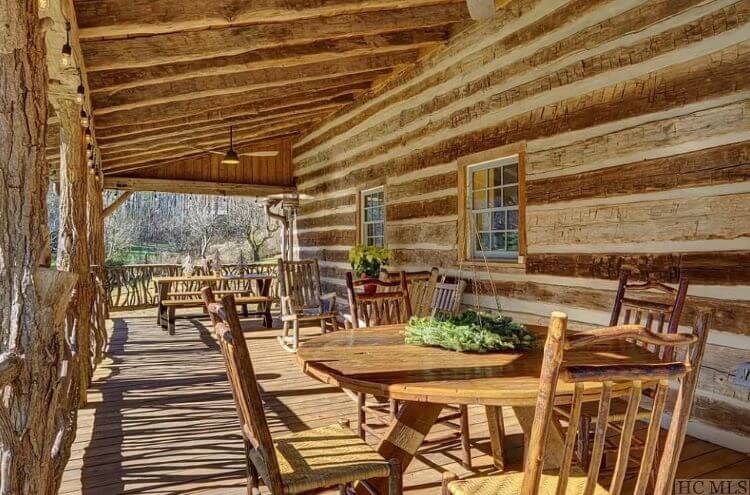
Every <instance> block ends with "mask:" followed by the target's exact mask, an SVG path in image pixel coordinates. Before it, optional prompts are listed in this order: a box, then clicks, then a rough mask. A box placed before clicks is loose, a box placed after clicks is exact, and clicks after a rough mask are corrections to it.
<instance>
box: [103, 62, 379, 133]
mask: <svg viewBox="0 0 750 495" xmlns="http://www.w3.org/2000/svg"><path fill="white" fill-rule="evenodd" d="M389 73H390V70H389V69H378V70H373V71H367V72H363V73H361V74H351V75H347V76H341V77H333V78H323V79H316V80H312V81H303V82H295V83H292V84H289V85H286V86H277V87H274V88H263V89H258V90H252V91H246V92H243V93H237V94H232V95H225V96H219V97H214V98H202V99H200V100H190V101H181V102H176V103H169V104H163V105H153V106H148V107H143V108H137V109H133V110H126V111H120V112H114V113H109V114H103V115H98V114H97V113H96V111H95V112H94V117H95V122H96V126H97V127H98V126H100V125H101V126H103V127H113V126H122V125H129V124H133V123H141V124H145V123H152V122H163V121H167V120H170V119H174V118H177V117H186V116H191V115H198V114H202V113H204V112H209V111H215V110H217V109H221V108H226V107H231V106H236V105H240V104H256V105H262V102H263V101H264V100H268V99H276V98H283V97H286V96H289V97H294V96H295V95H299V94H300V93H308V94H310V93H313V92H315V91H318V90H326V89H329V88H334V87H341V86H344V85H351V84H357V83H362V82H372V81H374V80H376V79H377V78H379V77H382V76H385V75H387V74H389Z"/></svg>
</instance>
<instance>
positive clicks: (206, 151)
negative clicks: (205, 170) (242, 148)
mask: <svg viewBox="0 0 750 495" xmlns="http://www.w3.org/2000/svg"><path fill="white" fill-rule="evenodd" d="M188 148H192V149H194V150H198V151H202V152H204V153H211V154H214V155H219V156H224V155H225V154H226V152H224V151H214V150H206V149H203V148H198V147H196V146H190V145H188Z"/></svg>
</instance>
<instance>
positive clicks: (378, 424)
mask: <svg viewBox="0 0 750 495" xmlns="http://www.w3.org/2000/svg"><path fill="white" fill-rule="evenodd" d="M396 277H397V280H383V278H386V279H388V278H396ZM368 285H370V286H375V287H376V291H375V292H373V293H370V294H367V293H365V292H364V291H362V290H360V288H364V287H365V286H368ZM346 290H347V295H348V298H349V310H350V312H351V314H350V315H349V318H348V319H347V320H346V326H347V328H362V327H374V326H380V325H395V324H397V323H406V322H407V321H409V318H411V303H410V300H409V289H408V287H407V280H406V274H405V273H404V272H399V273H397V274H390V276H389V277H381V278H379V279H378V278H361V279H354V277H353V275H352V273H351V272H347V273H346ZM345 392H346V391H345ZM347 395H349V396H350V397H351V398H352V399H353V400H355V401H356V403H357V432H358V433H359V436H360V437H361V438H362V439H363V440H364V438H365V435H366V434H367V433H370V434H371V435H373V436H375V437H378V438H380V437H381V433H382V432H381V431H380V430H383V429H384V428H385V427H387V426H388V425H389V423H390V418H392V417H393V416H395V414H396V408H397V407H398V403H397V402H396V401H395V400H390V401H385V400H384V399H383V398H380V397H374V398H373V400H371V401H368V400H367V395H366V394H363V393H356V394H355V393H349V392H347ZM368 413H369V414H370V420H369V421H368V417H367V415H368Z"/></svg>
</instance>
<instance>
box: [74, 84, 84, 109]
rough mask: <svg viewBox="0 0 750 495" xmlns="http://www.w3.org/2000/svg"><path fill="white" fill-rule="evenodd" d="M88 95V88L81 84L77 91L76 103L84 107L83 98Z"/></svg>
mask: <svg viewBox="0 0 750 495" xmlns="http://www.w3.org/2000/svg"><path fill="white" fill-rule="evenodd" d="M85 94H86V88H84V87H83V84H79V85H78V88H77V89H76V103H78V104H79V105H83V97H84V95H85Z"/></svg>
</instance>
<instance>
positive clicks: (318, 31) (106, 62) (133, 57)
mask: <svg viewBox="0 0 750 495" xmlns="http://www.w3.org/2000/svg"><path fill="white" fill-rule="evenodd" d="M467 19H468V12H467V9H466V5H465V4H462V3H449V4H444V5H427V6H420V7H411V8H404V9H395V10H383V11H374V12H362V13H359V14H344V15H336V16H331V17H323V18H313V19H300V20H297V21H291V22H283V21H282V22H267V23H264V24H251V25H247V26H231V27H224V28H219V29H204V30H198V31H187V32H176V33H165V34H156V35H147V36H135V37H129V38H122V39H102V40H82V42H81V45H82V48H83V50H84V52H85V53H86V67H87V68H88V70H104V69H119V68H132V67H146V66H152V65H159V64H169V63H175V62H185V61H190V60H198V59H203V58H211V57H216V56H227V55H237V54H240V53H244V52H247V51H250V50H257V49H261V48H270V47H273V46H283V45H295V44H300V43H305V42H313V41H316V40H319V39H328V38H348V37H351V36H357V35H373V34H379V33H386V32H393V31H400V30H407V29H420V28H425V27H430V26H443V25H445V24H451V23H455V22H461V21H465V20H467Z"/></svg>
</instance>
